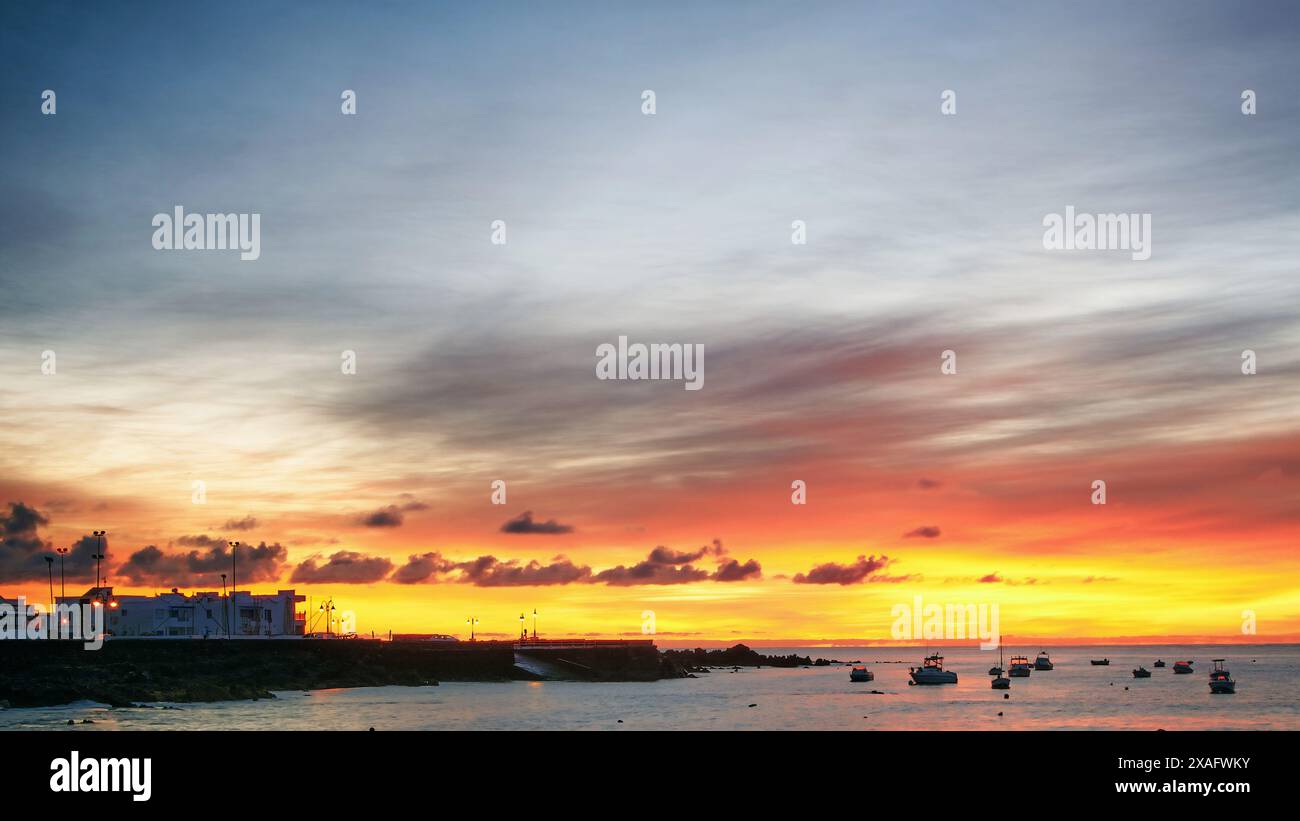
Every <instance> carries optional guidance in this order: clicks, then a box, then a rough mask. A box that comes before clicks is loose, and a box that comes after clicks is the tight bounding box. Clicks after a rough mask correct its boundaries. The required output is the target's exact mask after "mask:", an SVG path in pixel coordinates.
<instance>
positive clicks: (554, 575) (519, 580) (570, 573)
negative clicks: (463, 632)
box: [457, 556, 591, 587]
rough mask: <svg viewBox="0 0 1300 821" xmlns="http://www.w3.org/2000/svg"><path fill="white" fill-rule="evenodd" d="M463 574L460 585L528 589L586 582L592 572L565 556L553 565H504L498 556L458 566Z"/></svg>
mask: <svg viewBox="0 0 1300 821" xmlns="http://www.w3.org/2000/svg"><path fill="white" fill-rule="evenodd" d="M457 568H458V569H459V570H460V571H461V572H462V576H461V578H460V579H458V581H460V582H464V583H468V584H473V585H475V586H477V587H527V586H543V587H544V586H550V585H557V584H571V583H573V582H583V581H586V580H587V579H589V578H590V577H591V568H590V567H586V566H580V565H575V564H574V563H573V562H571V561H569V560H568V559H566V558H564V557H563V556H556V557H555V558H554V559H553V560H552V561H551V563H550V564H541V563H540V562H537V561H531V562H528V563H527V564H520V563H519V562H518V561H515V560H510V561H504V562H503V561H501V560H499V559H497V557H495V556H479V557H478V558H477V559H475V560H474V561H471V562H462V563H461V564H459V565H457Z"/></svg>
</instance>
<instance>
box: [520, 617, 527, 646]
mask: <svg viewBox="0 0 1300 821" xmlns="http://www.w3.org/2000/svg"><path fill="white" fill-rule="evenodd" d="M526 638H528V628H527V627H525V626H524V614H523V613H520V614H519V640H520V641H523V640H524V639H526Z"/></svg>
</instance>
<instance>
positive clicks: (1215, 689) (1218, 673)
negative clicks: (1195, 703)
mask: <svg viewBox="0 0 1300 821" xmlns="http://www.w3.org/2000/svg"><path fill="white" fill-rule="evenodd" d="M1210 692H1211V693H1225V694H1227V693H1235V692H1237V682H1235V681H1233V680H1232V674H1231V673H1229V672H1228V670H1227V668H1225V667H1224V666H1223V659H1215V660H1214V669H1213V670H1211V671H1210Z"/></svg>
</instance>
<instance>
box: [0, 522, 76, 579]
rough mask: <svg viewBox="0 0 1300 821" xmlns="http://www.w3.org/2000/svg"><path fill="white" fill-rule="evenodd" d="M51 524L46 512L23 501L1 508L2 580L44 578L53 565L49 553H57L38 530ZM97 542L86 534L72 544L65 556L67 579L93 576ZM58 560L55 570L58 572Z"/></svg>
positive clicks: (47, 575)
mask: <svg viewBox="0 0 1300 821" xmlns="http://www.w3.org/2000/svg"><path fill="white" fill-rule="evenodd" d="M49 523H50V520H49V518H48V517H47V516H45V514H43V513H41V512H40V511H38V510H37V509H36V508H34V507H30V506H28V505H26V504H24V503H23V502H10V503H9V510H8V511H0V583H6V584H7V583H13V582H29V581H45V580H48V579H49V573H50V567H49V564H48V563H47V562H46V561H45V557H46V556H55V557H56V558H57V555H56V554H55V553H54V545H52V544H50V543H49V542H47V541H45V540H44V539H43V538H41V536H40V534H39V532H38V529H39V528H41V527H44V526H46V525H48V524H49ZM97 548H98V544H97V543H96V541H95V538H94V537H93V536H84V537H82V538H81V539H79V540H77V541H76V542H74V543H73V544H72V546H71V547H70V548H69V549H68V553H67V555H65V556H64V558H63V568H62V572H63V575H64V577H65V578H68V579H76V580H89V579H93V578H94V566H95V560H94V559H92V558H90V557H91V556H92V555H93V554H94V553H96V552H97ZM58 564H59V563H58V562H55V568H54V569H55V572H56V573H58V572H59V567H58Z"/></svg>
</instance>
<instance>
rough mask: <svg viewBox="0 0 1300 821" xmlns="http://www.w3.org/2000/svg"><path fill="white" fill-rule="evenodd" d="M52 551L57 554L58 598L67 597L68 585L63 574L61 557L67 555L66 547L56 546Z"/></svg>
mask: <svg viewBox="0 0 1300 821" xmlns="http://www.w3.org/2000/svg"><path fill="white" fill-rule="evenodd" d="M54 552H55V553H58V554H59V596H60V598H65V599H66V598H67V597H68V586H67V584H66V581H65V579H64V575H63V557H64V556H66V555H68V549H67V548H66V547H56V548H54Z"/></svg>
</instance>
